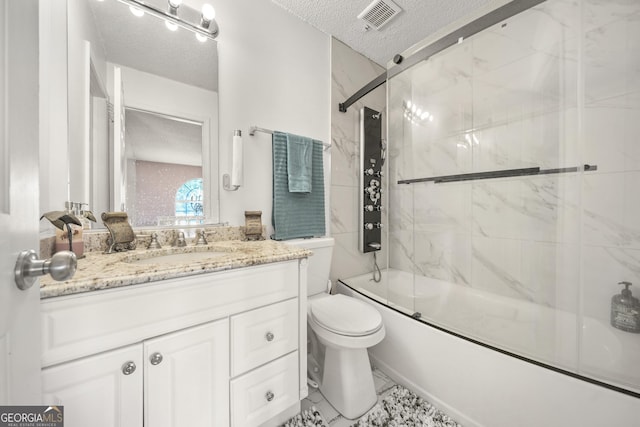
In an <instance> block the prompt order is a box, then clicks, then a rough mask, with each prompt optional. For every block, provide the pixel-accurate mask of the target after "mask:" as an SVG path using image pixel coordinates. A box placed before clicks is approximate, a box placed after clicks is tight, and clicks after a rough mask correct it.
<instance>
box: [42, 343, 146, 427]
mask: <svg viewBox="0 0 640 427" xmlns="http://www.w3.org/2000/svg"><path fill="white" fill-rule="evenodd" d="M142 375H143V360H142V345H141V344H138V345H133V346H130V347H125V348H121V349H119V350H113V351H109V352H107V353H102V354H99V355H96V356H89V357H85V358H82V359H78V360H75V361H72V362H68V363H64V364H61V365H58V366H53V367H50V368H46V369H43V370H42V383H43V384H42V385H43V401H44V402H45V404H47V405H63V406H64V418H65V420H64V421H65V423H64V425H65V426H66V427H86V426H91V427H140V426H141V425H142V415H143V412H142V385H143V381H142Z"/></svg>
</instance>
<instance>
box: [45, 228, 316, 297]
mask: <svg viewBox="0 0 640 427" xmlns="http://www.w3.org/2000/svg"><path fill="white" fill-rule="evenodd" d="M207 251H209V252H213V253H212V254H211V255H212V257H211V258H206V256H205V255H200V254H198V255H197V258H196V257H194V258H195V259H194V260H189V261H188V262H185V261H180V260H174V261H170V262H167V261H165V260H158V262H155V261H154V260H153V258H154V257H158V256H163V255H171V254H180V253H193V252H207ZM311 253H312V252H311V251H309V250H306V249H301V248H298V247H294V246H289V245H287V244H284V243H281V242H276V241H273V240H262V241H251V242H250V241H240V240H229V241H217V242H213V243H210V244H208V245H206V246H187V247H183V248H173V247H167V248H162V249H144V250H134V251H128V252H118V253H113V254H103V253H101V252H89V253H87V254H86V255H85V257H83V258H82V259H79V260H78V269H77V271H76V274H75V275H74V277H73V279H71V280H67V281H66V282H56V281H54V280H52V279H51V276H44V277H43V278H41V280H40V298H41V299H45V298H53V297H58V296H63V295H71V294H77V293H82V292H91V291H96V290H102V289H111V288H118V287H122V286H130V285H136V284H140V283H148V282H153V281H160V280H166V279H174V278H178V277H186V276H193V275H196V274H205V273H212V272H216V271H223V270H231V269H235V268H242V267H249V266H252V265H260V264H268V263H272V262H279V261H288V260H293V259H299V258H305V257H308V256H309V255H311ZM185 256H186V255H185ZM187 257H188V256H187ZM203 257H205V258H203ZM135 262H144V264H136V263H135Z"/></svg>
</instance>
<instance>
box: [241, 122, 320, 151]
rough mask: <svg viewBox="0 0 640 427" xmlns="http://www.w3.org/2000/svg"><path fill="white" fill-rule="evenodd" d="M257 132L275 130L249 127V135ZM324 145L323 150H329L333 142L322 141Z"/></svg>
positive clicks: (270, 132)
mask: <svg viewBox="0 0 640 427" xmlns="http://www.w3.org/2000/svg"><path fill="white" fill-rule="evenodd" d="M256 132H262V133H268V134H273V130H271V129H265V128H261V127H258V126H251V127H250V128H249V135H251V136H255V134H256ZM322 147H323V150H328V149H329V148H331V144H328V143H326V142H323V143H322Z"/></svg>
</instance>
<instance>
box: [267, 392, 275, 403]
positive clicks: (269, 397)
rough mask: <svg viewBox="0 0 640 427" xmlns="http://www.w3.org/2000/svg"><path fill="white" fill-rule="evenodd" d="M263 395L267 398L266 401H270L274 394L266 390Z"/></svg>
mask: <svg viewBox="0 0 640 427" xmlns="http://www.w3.org/2000/svg"><path fill="white" fill-rule="evenodd" d="M265 397H266V398H267V402H271V401H272V400H273V398H274V397H276V395H275V394H273V392H272V391H268V392H267V394H266V396H265Z"/></svg>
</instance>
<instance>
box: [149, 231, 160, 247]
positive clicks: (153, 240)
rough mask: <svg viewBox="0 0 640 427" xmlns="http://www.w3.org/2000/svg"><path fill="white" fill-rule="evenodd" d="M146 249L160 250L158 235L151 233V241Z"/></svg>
mask: <svg viewBox="0 0 640 427" xmlns="http://www.w3.org/2000/svg"><path fill="white" fill-rule="evenodd" d="M147 249H162V246H160V243H159V242H158V233H151V240H150V241H149V245H148V246H147Z"/></svg>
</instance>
